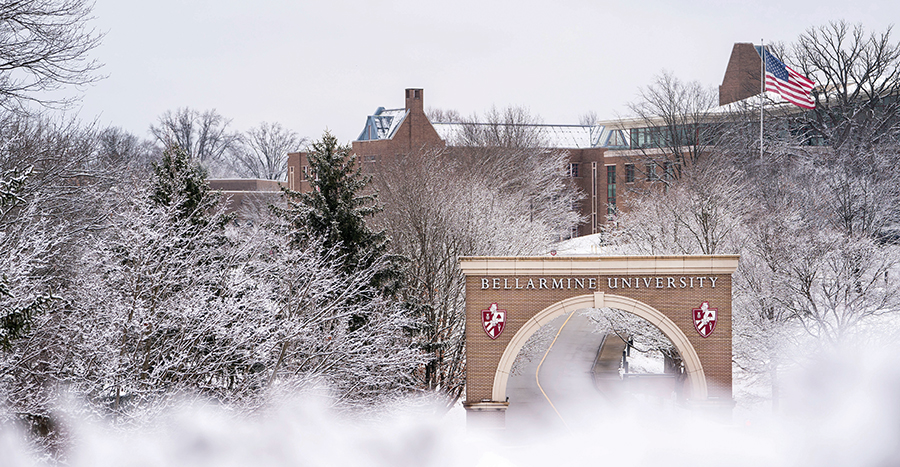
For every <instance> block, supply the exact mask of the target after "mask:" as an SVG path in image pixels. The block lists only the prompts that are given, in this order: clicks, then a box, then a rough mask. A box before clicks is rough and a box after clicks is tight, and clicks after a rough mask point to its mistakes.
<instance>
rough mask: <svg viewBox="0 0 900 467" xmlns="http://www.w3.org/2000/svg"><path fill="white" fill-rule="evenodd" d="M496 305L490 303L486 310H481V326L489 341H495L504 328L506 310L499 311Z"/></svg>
mask: <svg viewBox="0 0 900 467" xmlns="http://www.w3.org/2000/svg"><path fill="white" fill-rule="evenodd" d="M498 308H499V307H498V306H497V304H496V303H491V307H490V308H488V309H487V310H481V325H482V326H484V332H486V333H487V335H488V337H490V338H491V339H496V338H497V337H498V336H499V335H500V333H501V332H503V328H504V327H506V310H499V309H498Z"/></svg>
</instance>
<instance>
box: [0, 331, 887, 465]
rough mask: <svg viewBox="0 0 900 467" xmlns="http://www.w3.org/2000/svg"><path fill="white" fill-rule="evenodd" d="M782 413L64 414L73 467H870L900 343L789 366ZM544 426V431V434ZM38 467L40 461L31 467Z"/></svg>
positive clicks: (871, 341) (19, 460)
mask: <svg viewBox="0 0 900 467" xmlns="http://www.w3.org/2000/svg"><path fill="white" fill-rule="evenodd" d="M795 360H797V361H800V360H803V361H805V362H806V363H805V364H804V365H800V366H797V367H795V368H793V370H791V371H790V372H786V374H785V375H784V376H783V382H784V391H783V394H784V399H783V402H782V410H781V412H780V413H779V414H778V415H774V416H773V415H772V414H771V412H766V411H757V412H754V413H737V412H736V415H735V417H734V419H733V421H732V422H730V423H721V422H712V421H708V420H705V419H703V418H702V417H701V416H699V415H698V414H697V413H695V412H689V411H685V410H681V411H664V410H658V409H656V408H655V407H645V408H643V409H640V410H637V409H636V410H633V411H621V412H617V413H604V414H598V416H597V417H594V418H593V419H592V423H590V424H585V425H581V426H572V427H571V429H570V431H565V432H551V431H548V430H546V429H545V427H533V428H534V430H536V431H537V432H539V433H543V434H542V435H541V436H539V437H538V438H536V439H533V440H531V441H530V442H529V443H519V442H516V440H515V439H504V438H503V437H502V436H500V435H499V434H497V433H485V432H467V431H466V428H465V415H464V412H463V411H462V409H460V408H458V407H457V408H456V409H454V410H451V411H450V413H448V414H446V415H443V416H434V415H428V414H426V413H425V412H423V411H422V410H421V404H413V405H415V406H416V407H418V408H416V409H409V408H408V409H405V410H404V409H396V410H393V411H391V412H390V413H387V414H385V415H384V416H383V417H382V418H381V419H379V420H377V421H368V422H354V421H352V420H347V419H346V417H339V416H336V415H334V414H333V413H331V412H329V410H328V409H327V408H325V404H323V401H322V400H321V397H320V398H319V399H303V398H300V399H298V400H294V401H290V402H287V403H283V404H279V405H278V406H276V407H272V408H270V410H268V411H266V412H265V413H263V414H259V415H258V416H256V417H253V418H249V419H248V418H236V417H234V416H233V415H230V414H228V413H226V412H224V411H222V410H219V409H216V408H212V407H210V406H205V407H197V406H185V407H182V408H181V409H179V410H174V411H173V412H171V413H170V414H168V415H166V416H164V417H162V418H160V419H159V420H148V421H147V423H146V425H145V427H144V428H141V429H132V430H117V429H113V428H110V427H108V426H104V425H102V424H96V423H89V422H86V421H83V420H77V419H68V420H67V421H66V425H67V430H68V432H69V439H70V442H69V448H68V451H67V465H70V466H73V467H78V466H98V467H104V466H117V467H118V466H138V465H139V466H151V467H152V466H178V465H194V466H226V467H227V466H232V465H233V466H244V465H254V466H282V465H285V466H286V465H309V466H320V465H321V466H345V465H346V466H450V467H452V466H484V467H489V466H521V467H526V466H542V467H543V466H547V465H596V464H598V463H601V459H602V463H603V464H610V465H617V466H623V467H628V466H657V465H666V466H682V465H684V466H745V465H746V466H759V465H766V466H774V467H779V466H817V467H828V466H842V467H844V466H849V467H853V466H871V465H898V464H900V445H898V444H897V440H898V439H900V424H898V420H900V398H898V397H897V394H898V393H900V346H898V344H896V343H895V342H891V341H890V340H887V339H884V338H880V337H877V338H872V336H868V337H866V339H863V340H861V341H859V342H852V343H850V344H848V345H846V346H841V347H839V348H837V349H832V350H824V351H820V352H817V353H815V354H810V355H806V356H804V358H802V359H801V358H796V359H795ZM542 430H543V431H542ZM0 465H4V466H7V465H8V466H13V467H18V466H25V465H35V457H34V456H32V455H31V454H29V453H28V452H27V450H26V449H25V448H24V447H23V445H22V442H21V435H20V434H18V433H16V432H14V431H13V430H12V429H11V428H10V427H9V426H7V427H0ZM38 465H40V463H38Z"/></svg>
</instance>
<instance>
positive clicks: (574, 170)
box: [569, 163, 578, 178]
mask: <svg viewBox="0 0 900 467" xmlns="http://www.w3.org/2000/svg"><path fill="white" fill-rule="evenodd" d="M569 176H570V177H572V178H577V177H578V164H576V163H571V164H569Z"/></svg>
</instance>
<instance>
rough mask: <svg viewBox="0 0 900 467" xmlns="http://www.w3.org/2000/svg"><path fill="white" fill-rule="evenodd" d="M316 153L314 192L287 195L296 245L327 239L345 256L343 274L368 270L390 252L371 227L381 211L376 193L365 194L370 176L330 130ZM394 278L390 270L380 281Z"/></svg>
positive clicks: (329, 247) (328, 244) (314, 147)
mask: <svg viewBox="0 0 900 467" xmlns="http://www.w3.org/2000/svg"><path fill="white" fill-rule="evenodd" d="M311 149H312V150H311V151H310V152H309V154H308V155H307V159H308V161H309V167H310V186H311V187H312V190H311V191H310V192H308V193H299V192H294V191H289V190H286V191H285V193H286V196H287V197H288V204H289V207H288V209H287V210H285V211H283V212H282V217H284V218H285V219H286V220H287V221H288V222H289V223H290V228H291V231H292V239H291V240H292V243H293V244H294V245H295V246H303V245H307V244H309V241H310V240H311V239H322V246H323V247H324V249H325V250H326V251H331V250H337V252H338V253H339V254H340V255H341V256H342V258H343V267H342V270H343V272H345V273H348V274H350V273H353V272H354V271H356V270H359V269H362V268H367V267H369V266H371V265H372V264H373V262H374V261H375V260H376V259H378V258H380V257H382V255H383V254H384V252H385V251H386V249H387V239H386V236H385V233H384V232H383V231H380V232H376V231H373V230H372V229H371V228H369V226H367V225H366V219H367V218H368V217H370V216H372V215H373V214H375V213H376V212H378V211H379V209H380V208H379V207H378V206H377V203H376V196H375V194H374V193H363V192H364V190H365V188H366V185H367V184H368V183H369V181H370V177H366V176H363V175H362V174H361V173H360V171H359V168H358V167H357V166H356V156H355V155H354V154H352V153H351V150H350V147H349V146H342V145H339V144H338V142H337V138H335V137H334V136H333V135H331V133H329V132H325V135H323V136H322V139H321V140H320V141H317V142H315V143H313V144H312V148H311ZM391 276H393V274H392V273H389V272H388V271H384V272H383V273H382V274H380V275H378V276H377V277H376V279H375V282H376V283H377V284H379V285H383V284H384V283H385V282H386V281H387V280H388V278H389V277H391Z"/></svg>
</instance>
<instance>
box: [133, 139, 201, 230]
mask: <svg viewBox="0 0 900 467" xmlns="http://www.w3.org/2000/svg"><path fill="white" fill-rule="evenodd" d="M153 171H154V177H153V184H152V187H151V193H150V200H151V201H153V203H154V204H156V205H157V206H165V207H174V208H175V219H176V220H185V221H189V222H191V223H192V224H194V225H206V224H207V223H208V222H209V210H210V209H211V208H212V207H213V206H214V205H215V204H216V202H217V201H218V199H217V197H216V196H212V193H211V192H210V189H209V183H208V182H207V173H206V170H205V169H204V168H203V167H201V166H200V164H198V163H195V162H192V161H191V156H190V154H188V152H187V151H185V150H184V149H182V148H180V147H178V146H170V147H169V148H168V149H166V150H165V151H164V152H163V155H162V159H161V160H160V162H159V164H153Z"/></svg>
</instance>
